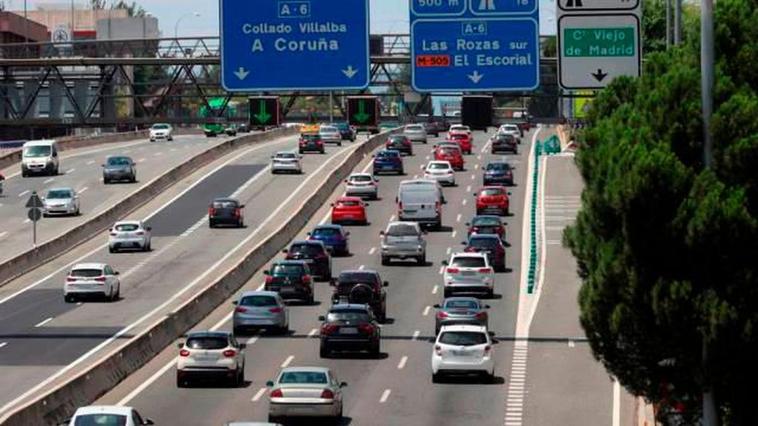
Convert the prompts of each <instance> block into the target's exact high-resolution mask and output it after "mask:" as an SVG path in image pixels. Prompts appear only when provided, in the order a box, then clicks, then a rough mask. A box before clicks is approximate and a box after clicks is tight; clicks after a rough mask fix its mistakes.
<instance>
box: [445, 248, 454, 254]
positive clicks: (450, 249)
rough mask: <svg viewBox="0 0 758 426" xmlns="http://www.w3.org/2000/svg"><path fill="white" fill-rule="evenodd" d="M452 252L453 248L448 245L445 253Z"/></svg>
mask: <svg viewBox="0 0 758 426" xmlns="http://www.w3.org/2000/svg"><path fill="white" fill-rule="evenodd" d="M452 252H453V248H452V247H448V248H447V250H446V251H445V254H450V253H452Z"/></svg>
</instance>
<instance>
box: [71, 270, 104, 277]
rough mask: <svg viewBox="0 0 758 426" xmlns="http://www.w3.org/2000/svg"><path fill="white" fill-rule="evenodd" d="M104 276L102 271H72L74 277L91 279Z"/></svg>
mask: <svg viewBox="0 0 758 426" xmlns="http://www.w3.org/2000/svg"><path fill="white" fill-rule="evenodd" d="M101 275H103V270H102V269H74V270H72V271H71V276H72V277H82V278H91V277H99V276H101Z"/></svg>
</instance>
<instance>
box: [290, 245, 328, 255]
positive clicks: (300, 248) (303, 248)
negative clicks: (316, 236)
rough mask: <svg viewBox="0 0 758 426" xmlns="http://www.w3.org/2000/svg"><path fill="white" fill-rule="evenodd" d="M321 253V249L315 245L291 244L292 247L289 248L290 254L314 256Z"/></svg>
mask: <svg viewBox="0 0 758 426" xmlns="http://www.w3.org/2000/svg"><path fill="white" fill-rule="evenodd" d="M321 252H322V250H321V247H319V246H317V245H316V244H293V245H292V247H290V253H300V254H306V255H315V254H320V253H321Z"/></svg>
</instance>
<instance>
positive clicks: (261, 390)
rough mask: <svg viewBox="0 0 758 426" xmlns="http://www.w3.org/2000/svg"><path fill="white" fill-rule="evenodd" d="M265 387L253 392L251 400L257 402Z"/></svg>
mask: <svg viewBox="0 0 758 426" xmlns="http://www.w3.org/2000/svg"><path fill="white" fill-rule="evenodd" d="M266 389H267V388H265V387H264V388H260V389H259V390H258V392H256V393H255V396H253V399H251V400H250V401H251V402H258V400H259V399H261V397H262V396H263V394H264V393H266Z"/></svg>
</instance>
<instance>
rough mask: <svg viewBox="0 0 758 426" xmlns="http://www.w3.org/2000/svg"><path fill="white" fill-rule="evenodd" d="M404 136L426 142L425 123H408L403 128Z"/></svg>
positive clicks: (412, 140) (413, 140)
mask: <svg viewBox="0 0 758 426" xmlns="http://www.w3.org/2000/svg"><path fill="white" fill-rule="evenodd" d="M403 136H405V137H406V138H408V139H409V140H410V141H411V142H422V143H426V128H424V125H423V124H408V125H406V126H405V127H404V128H403Z"/></svg>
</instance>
